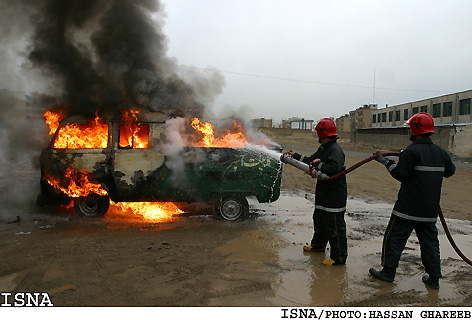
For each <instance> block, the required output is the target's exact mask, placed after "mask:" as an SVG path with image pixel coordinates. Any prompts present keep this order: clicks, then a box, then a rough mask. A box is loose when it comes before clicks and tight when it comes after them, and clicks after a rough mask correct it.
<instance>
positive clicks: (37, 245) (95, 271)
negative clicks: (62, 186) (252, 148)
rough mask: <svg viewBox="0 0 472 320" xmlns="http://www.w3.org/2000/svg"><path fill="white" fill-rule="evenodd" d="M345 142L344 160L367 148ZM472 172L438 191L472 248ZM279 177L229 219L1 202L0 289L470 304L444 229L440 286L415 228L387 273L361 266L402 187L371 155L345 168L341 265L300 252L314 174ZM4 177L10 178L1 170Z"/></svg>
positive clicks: (176, 302)
mask: <svg viewBox="0 0 472 320" xmlns="http://www.w3.org/2000/svg"><path fill="white" fill-rule="evenodd" d="M280 143H281V144H282V145H283V146H284V147H297V148H299V150H300V152H302V153H305V154H310V150H311V152H313V151H314V150H315V149H316V147H317V146H316V143H315V145H314V146H313V147H312V146H311V144H310V143H312V141H311V142H310V141H305V142H304V141H280ZM342 146H343V148H344V149H345V150H346V154H347V161H348V165H350V164H353V163H355V162H357V161H359V160H361V159H363V158H364V157H365V156H368V155H369V154H371V150H367V149H359V148H354V147H352V146H350V145H348V144H346V143H343V144H342ZM304 151H306V152H304ZM15 175H16V178H17V179H15V182H14V183H15V184H16V188H18V187H19V186H21V184H35V183H37V182H38V180H37V179H39V177H38V173H37V172H36V171H35V170H34V169H33V168H29V167H28V165H27V164H25V165H24V167H22V170H18V171H17V172H15ZM471 175H472V170H471V168H470V166H469V165H468V164H458V172H457V174H456V175H455V176H454V177H452V178H451V179H449V180H450V181H445V185H444V192H443V201H442V205H443V209H444V212H445V215H446V217H447V218H451V219H448V223H449V224H450V227H451V231H452V233H453V235H454V237H455V239H456V241H457V242H458V244H459V246H460V247H461V249H463V251H464V253H465V254H466V255H467V256H469V257H471V256H472V240H471V238H470V233H471V232H472V224H471V222H470V220H472V215H471V213H470V212H469V210H468V208H469V207H470V201H471V200H469V198H468V197H467V194H468V192H470V190H472V186H471V179H470V177H471ZM8 176H11V172H10V173H9V175H8ZM282 181H283V189H282V190H283V193H282V195H281V197H280V199H279V200H278V201H276V202H274V203H271V204H257V203H255V202H254V201H251V202H250V203H251V216H250V217H249V218H248V219H246V220H245V221H242V222H236V223H235V222H227V221H222V220H215V219H213V218H212V217H211V214H210V211H211V210H210V208H209V207H204V206H203V207H201V206H200V207H198V208H197V207H194V208H190V209H189V212H187V213H185V214H183V215H182V216H178V217H174V219H173V220H171V221H169V222H165V223H150V222H146V221H145V220H143V219H142V218H139V217H130V216H126V215H123V214H122V213H120V212H109V213H108V214H107V215H106V216H105V217H104V218H103V219H83V218H79V217H77V216H76V215H75V213H74V212H73V210H71V209H69V210H66V209H58V210H55V209H54V208H51V207H47V208H41V209H40V208H36V207H34V206H26V207H24V208H23V207H21V210H20V208H18V209H17V210H15V209H14V208H13V209H12V208H8V209H6V208H4V207H2V211H0V257H2V259H1V262H0V264H1V268H0V292H48V293H49V295H50V297H51V300H52V302H53V303H54V305H56V306H472V293H471V292H470V289H469V288H470V285H471V282H472V279H471V277H470V273H471V272H472V267H471V266H469V265H467V264H466V263H465V262H463V261H462V260H460V258H459V257H458V256H457V255H456V254H455V253H454V252H453V250H452V249H451V248H450V246H449V244H448V243H447V241H446V239H445V238H444V235H441V239H440V241H441V255H442V256H441V258H442V268H443V275H444V278H443V279H442V281H441V289H440V290H439V291H431V290H428V289H427V288H426V287H425V286H424V285H423V284H422V283H421V275H422V274H423V272H424V270H423V268H422V266H421V261H420V254H419V245H418V243H417V240H416V238H415V237H414V236H413V237H411V239H410V241H409V242H408V244H407V248H406V250H405V252H404V254H403V256H402V261H401V264H400V267H399V269H398V275H397V278H396V281H395V282H394V283H393V284H388V283H382V282H378V281H376V280H374V279H371V278H370V277H369V276H368V275H367V271H368V269H369V268H370V267H372V266H374V267H379V264H380V250H381V241H382V235H383V231H384V228H385V226H386V223H387V221H388V217H389V215H390V212H391V208H392V204H393V202H394V201H395V197H396V192H397V190H398V184H397V183H396V182H394V181H393V179H391V178H390V177H389V175H388V173H387V172H386V170H385V169H384V168H383V167H382V166H381V165H379V164H378V163H369V164H367V165H365V166H363V167H362V169H358V170H357V171H356V172H354V173H351V174H350V175H349V176H348V187H349V194H350V198H349V202H348V210H347V216H346V219H347V225H348V242H349V258H348V262H347V265H346V266H341V267H339V266H337V267H326V266H324V265H322V264H321V261H322V260H323V258H324V255H323V254H306V253H303V252H302V245H303V244H304V243H305V242H307V241H309V239H310V238H311V236H312V222H311V214H312V211H313V196H312V194H311V191H312V190H313V188H314V183H315V182H314V180H313V179H310V178H309V177H308V176H307V175H305V174H304V173H302V172H300V171H298V170H297V169H294V168H292V167H289V166H285V167H284V172H283V178H282ZM1 183H3V184H5V183H12V182H11V180H9V179H7V175H6V174H4V175H3V176H2V180H1ZM19 189H21V188H19ZM25 202H27V203H33V202H34V199H25ZM17 215H19V216H20V217H21V221H16V216H17ZM458 219H460V220H458ZM440 230H442V229H441V228H440Z"/></svg>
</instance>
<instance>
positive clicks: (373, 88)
mask: <svg viewBox="0 0 472 320" xmlns="http://www.w3.org/2000/svg"><path fill="white" fill-rule="evenodd" d="M372 104H375V67H374V86H373V87H372Z"/></svg>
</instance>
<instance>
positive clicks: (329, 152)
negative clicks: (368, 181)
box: [293, 138, 347, 212]
mask: <svg viewBox="0 0 472 320" xmlns="http://www.w3.org/2000/svg"><path fill="white" fill-rule="evenodd" d="M336 140H337V138H333V139H331V140H330V141H328V142H326V143H325V144H322V145H321V146H320V147H319V148H318V150H316V152H315V153H313V154H312V155H311V156H309V157H306V156H303V155H301V154H298V153H295V154H294V155H293V157H294V158H295V159H296V160H299V161H302V162H304V163H307V164H309V163H310V162H312V161H313V160H315V159H320V162H316V163H315V165H314V167H315V169H316V170H319V171H321V172H323V173H326V174H327V175H328V176H334V175H335V174H338V173H340V172H342V171H344V170H345V169H346V168H345V156H344V152H343V150H342V149H341V147H340V146H339V144H337V143H336ZM346 201H347V183H346V176H342V177H341V178H339V179H336V180H332V181H329V180H318V181H317V183H316V191H315V208H316V209H321V210H325V211H329V212H341V211H344V210H346Z"/></svg>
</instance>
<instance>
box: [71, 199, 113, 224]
mask: <svg viewBox="0 0 472 320" xmlns="http://www.w3.org/2000/svg"><path fill="white" fill-rule="evenodd" d="M109 207H110V198H109V197H108V196H100V195H98V194H96V193H92V194H89V195H88V196H85V197H79V198H75V199H74V209H75V211H76V212H77V214H78V215H79V216H82V217H89V218H96V217H101V216H103V215H104V214H105V213H107V211H108V208H109Z"/></svg>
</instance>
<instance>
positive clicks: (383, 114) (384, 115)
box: [382, 112, 387, 122]
mask: <svg viewBox="0 0 472 320" xmlns="http://www.w3.org/2000/svg"><path fill="white" fill-rule="evenodd" d="M382 122H387V112H382Z"/></svg>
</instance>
